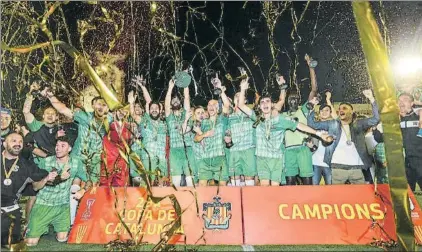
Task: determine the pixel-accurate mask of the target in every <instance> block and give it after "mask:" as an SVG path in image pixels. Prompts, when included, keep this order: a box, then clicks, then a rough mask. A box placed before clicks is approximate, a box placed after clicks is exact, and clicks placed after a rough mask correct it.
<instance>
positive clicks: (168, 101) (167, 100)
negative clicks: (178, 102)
mask: <svg viewBox="0 0 422 252" xmlns="http://www.w3.org/2000/svg"><path fill="white" fill-rule="evenodd" d="M173 88H174V80H173V79H170V81H169V87H168V89H167V94H166V98H165V100H164V112H165V114H166V117H168V116H170V114H171V92H173Z"/></svg>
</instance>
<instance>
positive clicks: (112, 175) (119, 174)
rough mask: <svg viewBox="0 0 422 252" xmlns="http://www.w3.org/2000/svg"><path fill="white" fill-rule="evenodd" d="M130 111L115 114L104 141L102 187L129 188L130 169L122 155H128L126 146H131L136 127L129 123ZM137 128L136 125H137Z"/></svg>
mask: <svg viewBox="0 0 422 252" xmlns="http://www.w3.org/2000/svg"><path fill="white" fill-rule="evenodd" d="M127 114H128V111H125V110H124V109H119V110H117V111H116V112H114V122H112V123H111V124H110V130H109V132H108V134H107V135H105V136H104V139H103V148H104V152H103V154H102V156H101V160H103V162H101V178H100V186H116V187H119V186H127V184H128V181H129V168H128V165H127V163H126V161H125V158H124V157H122V155H125V156H126V157H127V155H128V154H129V153H127V152H126V148H125V145H127V146H130V145H131V142H132V138H133V135H132V132H134V128H135V127H133V126H134V125H132V124H130V123H128V122H127V119H126V117H127V116H126V115H127ZM135 126H136V125H135Z"/></svg>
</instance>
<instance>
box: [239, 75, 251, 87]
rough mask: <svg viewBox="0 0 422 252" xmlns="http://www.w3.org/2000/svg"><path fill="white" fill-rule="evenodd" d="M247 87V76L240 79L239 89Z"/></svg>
mask: <svg viewBox="0 0 422 252" xmlns="http://www.w3.org/2000/svg"><path fill="white" fill-rule="evenodd" d="M248 88H249V77H248V78H246V79H243V80H242V81H240V89H241V90H248Z"/></svg>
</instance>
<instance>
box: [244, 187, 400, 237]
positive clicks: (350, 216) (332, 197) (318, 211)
mask: <svg viewBox="0 0 422 252" xmlns="http://www.w3.org/2000/svg"><path fill="white" fill-rule="evenodd" d="M378 193H379V195H380V196H376V195H375V193H374V186H373V185H353V186H350V185H331V186H283V187H244V188H243V190H242V199H243V219H244V234H245V244H254V245H264V244H349V245H350V244H369V243H370V242H372V241H373V239H374V238H375V239H384V240H388V239H389V237H391V238H392V239H395V240H396V239H397V237H396V231H395V224H394V213H393V210H392V206H391V197H390V192H389V187H388V185H378ZM376 223H378V224H379V225H380V226H381V227H382V228H383V229H384V231H385V232H384V231H383V230H382V229H381V227H380V226H378V225H377V224H376ZM264 230H265V235H263V231H264Z"/></svg>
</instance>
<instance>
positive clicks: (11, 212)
mask: <svg viewBox="0 0 422 252" xmlns="http://www.w3.org/2000/svg"><path fill="white" fill-rule="evenodd" d="M3 147H4V151H3V152H2V155H1V156H2V166H3V167H2V169H1V244H2V246H5V245H6V244H9V243H10V244H14V243H17V242H19V241H20V239H21V217H22V216H21V212H20V208H19V205H18V201H19V199H20V197H21V193H22V191H23V190H24V188H25V187H26V186H27V184H28V183H34V187H35V188H37V185H36V183H37V182H36V181H42V180H44V183H45V182H46V181H47V180H48V181H52V180H54V178H55V177H56V176H57V173H56V172H50V173H48V172H47V171H45V170H40V169H39V168H38V167H37V166H36V165H35V164H34V162H32V161H29V160H28V159H25V158H22V157H21V155H20V153H21V151H22V148H23V138H22V136H21V135H19V134H17V133H11V134H9V135H8V136H7V137H6V139H5V141H4V142H3ZM38 183H41V184H42V183H43V182H38ZM38 186H39V185H38ZM11 225H13V228H12V232H11V233H10V227H11ZM9 236H10V238H11V240H10V242H9Z"/></svg>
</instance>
